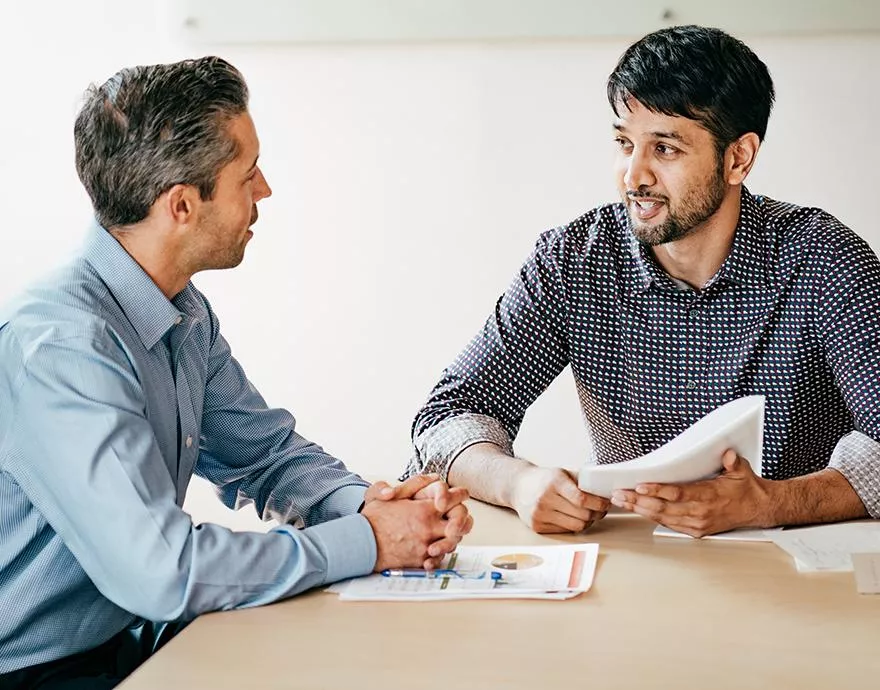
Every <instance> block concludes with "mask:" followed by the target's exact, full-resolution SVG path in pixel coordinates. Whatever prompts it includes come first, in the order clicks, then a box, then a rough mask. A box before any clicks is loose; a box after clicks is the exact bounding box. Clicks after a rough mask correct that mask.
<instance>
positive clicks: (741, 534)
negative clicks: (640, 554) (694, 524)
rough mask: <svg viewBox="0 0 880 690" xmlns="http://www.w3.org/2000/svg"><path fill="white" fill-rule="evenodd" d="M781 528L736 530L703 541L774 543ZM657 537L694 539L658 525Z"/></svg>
mask: <svg viewBox="0 0 880 690" xmlns="http://www.w3.org/2000/svg"><path fill="white" fill-rule="evenodd" d="M781 529H782V528H781V527H774V528H773V529H734V530H730V531H729V532H720V533H719V534H710V535H709V536H708V537H703V539H720V540H728V541H766V542H772V541H773V537H772V536H771V533H772V532H779V531H780V530H781ZM654 536H655V537H678V538H684V539H693V537H692V536H691V535H689V534H684V533H683V532H676V531H675V530H674V529H669V528H668V527H664V526H663V525H657V529H655V530H654Z"/></svg>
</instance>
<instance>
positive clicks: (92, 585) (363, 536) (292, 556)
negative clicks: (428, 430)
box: [0, 57, 472, 690]
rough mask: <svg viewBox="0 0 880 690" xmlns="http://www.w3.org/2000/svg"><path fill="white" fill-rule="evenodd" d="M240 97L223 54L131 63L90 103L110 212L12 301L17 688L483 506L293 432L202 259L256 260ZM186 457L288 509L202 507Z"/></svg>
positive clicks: (9, 593) (6, 316)
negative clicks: (375, 470)
mask: <svg viewBox="0 0 880 690" xmlns="http://www.w3.org/2000/svg"><path fill="white" fill-rule="evenodd" d="M247 102H248V91H247V87H246V85H245V82H244V80H243V78H242V76H241V75H240V74H239V72H238V71H237V70H236V69H235V68H234V67H232V66H231V65H230V64H229V63H227V62H225V61H224V60H221V59H219V58H215V57H209V58H202V59H199V60H187V61H184V62H180V63H175V64H170V65H154V66H150V67H136V68H132V69H125V70H122V71H121V72H119V73H118V74H116V75H115V76H113V77H112V78H111V79H110V80H109V81H107V82H106V83H105V84H104V85H103V86H101V87H100V88H93V89H91V90H90V91H89V93H88V94H87V98H86V102H85V104H84V106H83V107H82V110H81V111H80V113H79V115H78V117H77V119H76V125H75V129H74V133H75V142H76V165H77V171H78V173H79V177H80V179H81V180H82V183H83V185H84V186H85V188H86V190H87V191H88V193H89V196H90V197H91V200H92V203H93V206H94V212H95V218H96V220H97V224H96V225H95V227H93V228H92V229H91V231H90V235H89V238H88V241H87V243H86V246H85V248H84V250H83V252H82V254H81V255H80V256H79V257H78V258H76V259H75V260H74V261H73V262H72V263H71V264H70V265H69V266H67V267H66V268H64V269H63V270H61V271H60V272H59V273H57V274H56V275H54V276H53V277H52V278H50V279H49V280H47V281H46V282H44V283H42V284H41V285H39V286H37V287H34V288H32V289H31V290H29V291H28V292H26V293H25V294H24V296H23V297H21V298H20V299H19V300H18V301H17V302H15V303H14V304H13V305H12V306H10V307H8V308H7V309H6V310H5V311H3V312H0V470H2V472H0V688H2V689H4V690H5V689H6V688H13V687H16V688H18V687H27V688H30V687H39V688H61V687H63V688H89V690H95V689H96V688H110V687H113V686H115V685H116V684H117V683H118V682H119V681H120V680H121V679H122V678H123V677H125V675H127V674H128V673H129V672H130V671H131V670H132V669H133V668H135V667H136V666H137V665H138V664H139V663H140V662H141V661H142V660H143V659H144V658H145V657H146V656H147V655H149V654H150V653H151V652H152V651H153V650H154V649H156V648H158V646H159V645H161V644H162V643H163V642H164V641H165V640H167V639H168V637H170V635H171V634H173V633H174V632H175V631H176V630H177V629H178V628H180V627H181V626H182V625H183V624H185V622H186V621H189V620H191V619H192V618H194V617H195V616H198V615H199V614H201V613H204V612H207V611H216V610H226V609H234V608H239V607H250V606H259V605H261V604H267V603H270V602H273V601H276V600H279V599H283V598H285V597H289V596H292V595H294V594H297V593H299V592H302V591H303V590H306V589H308V588H311V587H315V586H320V585H323V584H326V583H328V582H332V581H335V580H339V579H343V578H347V577H353V576H357V575H365V574H368V573H370V572H372V571H378V570H382V569H384V568H395V567H426V568H431V567H434V566H436V565H437V564H438V562H439V560H440V559H441V558H442V557H443V556H444V555H445V554H446V553H448V552H449V551H451V550H452V549H454V548H455V546H456V544H457V543H458V542H459V541H460V539H461V537H462V536H463V535H464V534H466V533H467V532H468V531H469V530H470V527H471V524H472V520H471V518H470V516H469V515H468V512H467V509H466V508H465V506H464V504H463V501H464V499H465V498H466V497H467V492H466V491H464V490H461V489H456V490H450V489H449V488H448V487H447V486H446V485H445V484H444V483H443V482H440V481H439V480H438V477H437V476H431V475H427V476H419V477H416V478H414V479H412V480H410V481H408V482H405V483H404V484H403V485H401V486H399V487H397V488H394V489H392V488H391V487H389V486H388V485H387V484H384V483H379V484H376V485H373V486H369V485H368V483H367V482H365V481H363V480H362V479H361V478H360V477H359V476H357V475H356V474H353V473H351V472H349V471H348V470H347V469H346V468H345V466H344V465H343V464H342V463H341V462H340V461H339V460H337V459H336V458H334V457H332V456H330V455H329V454H327V453H326V452H325V451H324V450H323V449H322V448H321V447H319V446H317V445H315V444H314V443H311V442H309V441H307V440H306V439H305V438H303V437H302V436H300V435H299V434H298V433H297V431H296V430H295V420H294V418H293V416H292V415H291V414H290V413H289V412H287V411H285V410H281V409H271V408H269V407H268V406H267V405H266V403H265V401H264V400H263V399H262V397H261V396H260V395H259V393H258V392H257V391H256V390H255V388H254V387H253V386H252V385H251V384H250V383H249V381H248V380H247V378H246V376H245V374H244V371H243V370H242V368H241V366H240V365H239V364H238V362H237V361H236V360H235V359H234V358H233V357H232V354H231V351H230V347H229V345H228V344H227V342H226V340H225V339H224V338H223V336H222V335H221V334H220V329H219V324H218V320H217V317H216V315H215V314H214V312H213V310H212V309H211V306H210V304H209V303H208V301H207V299H205V297H204V296H203V295H202V294H201V293H200V292H199V291H198V290H196V288H195V287H194V286H193V285H192V283H191V282H190V278H191V277H192V276H193V274H195V273H197V272H199V271H204V270H208V269H218V268H230V267H233V266H236V265H238V264H239V263H240V262H241V260H242V258H243V256H244V251H245V247H246V246H247V243H248V242H249V240H250V239H251V237H252V236H253V233H252V231H251V229H250V228H251V226H252V225H253V224H254V223H255V222H256V220H257V203H258V202H259V201H260V200H262V199H265V198H266V197H268V196H269V195H270V194H271V190H270V188H269V186H268V184H267V182H266V179H265V177H264V176H263V173H262V171H261V170H260V167H259V165H258V164H257V159H258V154H259V141H258V139H257V135H256V131H255V129H254V124H253V121H252V120H251V117H250V115H249V113H248V110H247ZM193 473H196V474H198V475H199V476H201V477H204V478H206V479H207V480H209V481H211V482H212V483H213V484H214V485H215V486H216V487H217V491H218V494H219V496H220V498H221V499H222V500H223V502H224V503H225V504H226V505H227V506H229V507H230V508H238V507H242V506H245V505H247V504H249V503H253V504H254V505H255V507H256V509H257V512H258V513H259V514H260V515H261V516H262V517H263V518H264V519H270V518H274V519H275V520H277V521H278V523H279V524H280V526H279V527H277V528H275V529H273V530H271V531H269V532H268V533H265V534H263V533H233V532H231V531H229V530H227V529H224V528H222V527H220V526H218V525H212V524H204V525H199V526H195V525H193V523H192V521H191V519H190V518H189V516H188V515H186V514H185V513H184V512H183V510H182V509H181V506H182V504H183V500H184V496H185V494H186V489H187V486H188V484H189V480H190V478H191V476H192V475H193ZM300 527H301V528H302V529H299V528H300Z"/></svg>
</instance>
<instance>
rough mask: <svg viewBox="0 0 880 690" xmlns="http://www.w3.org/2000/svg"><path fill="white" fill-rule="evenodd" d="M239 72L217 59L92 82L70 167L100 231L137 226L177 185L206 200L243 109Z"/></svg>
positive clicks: (230, 152) (232, 151) (233, 149)
mask: <svg viewBox="0 0 880 690" xmlns="http://www.w3.org/2000/svg"><path fill="white" fill-rule="evenodd" d="M247 103H248V89H247V85H246V84H245V82H244V78H243V77H242V76H241V73H240V72H239V71H238V70H237V69H235V67H233V66H232V65H230V64H229V63H228V62H226V61H225V60H223V59H222V58H218V57H204V58H199V59H197V60H184V61H182V62H175V63H172V64H168V65H148V66H139V67H131V68H127V69H123V70H121V71H119V72H117V73H116V74H114V75H113V76H112V77H110V79H108V80H107V81H106V82H104V84H102V85H101V86H94V85H92V86H91V87H90V88H89V90H88V91H87V92H86V95H85V103H84V104H83V106H82V108H81V109H80V111H79V114H78V115H77V117H76V124H75V125H74V128H73V134H74V141H75V143H76V171H77V174H78V175H79V179H80V181H81V182H82V183H83V186H84V187H85V188H86V191H87V192H88V194H89V197H91V200H92V206H93V207H94V210H95V218H96V219H97V220H98V222H99V223H100V224H101V225H102V226H104V227H105V228H112V227H115V226H119V225H130V224H132V223H137V222H139V221H141V220H143V219H144V218H146V217H147V214H148V213H149V211H150V207H151V206H152V205H153V203H154V202H155V201H156V199H157V198H158V197H159V195H161V194H162V193H163V192H165V191H167V190H168V189H170V188H171V187H173V186H174V185H176V184H188V185H193V186H194V187H196V188H198V190H199V195H200V196H201V198H202V199H211V198H212V197H213V194H214V185H215V182H216V179H217V175H218V174H219V172H220V170H221V168H222V167H223V166H224V165H226V164H227V163H228V162H229V161H231V160H232V159H233V158H235V156H236V154H237V153H238V151H237V146H236V144H235V142H234V141H233V140H232V139H231V137H229V135H228V134H227V125H228V123H229V120H230V119H232V118H233V117H235V116H237V115H240V114H242V113H244V112H245V111H246V110H247Z"/></svg>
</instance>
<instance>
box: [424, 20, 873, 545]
mask: <svg viewBox="0 0 880 690" xmlns="http://www.w3.org/2000/svg"><path fill="white" fill-rule="evenodd" d="M773 100H774V90H773V83H772V80H771V78H770V75H769V72H768V70H767V67H766V66H765V65H764V63H763V62H761V60H759V59H758V57H757V56H756V55H755V54H754V53H753V52H752V51H751V50H750V49H749V48H748V47H747V46H745V45H744V44H743V43H742V42H740V41H738V40H736V39H735V38H732V37H731V36H729V35H727V34H726V33H724V32H723V31H720V30H717V29H708V28H703V27H696V26H682V27H674V28H670V29H664V30H661V31H657V32H655V33H652V34H649V35H648V36H645V37H644V38H642V39H641V40H640V41H638V42H637V43H635V44H634V45H633V46H631V47H630V48H629V49H628V50H627V51H626V52H625V53H624V55H623V56H622V57H621V59H620V61H619V63H618V65H617V67H616V68H615V70H614V72H613V73H612V74H611V76H610V77H609V79H608V101H609V103H610V105H611V108H612V111H613V113H614V116H615V117H614V121H613V131H614V141H615V142H616V146H617V156H616V166H615V171H614V172H615V177H616V181H617V185H618V189H619V191H620V195H621V199H622V202H621V203H616V204H609V205H606V206H601V207H599V208H596V209H593V210H592V211H589V212H588V213H586V214H585V215H583V216H582V217H580V218H578V219H577V220H575V221H573V222H572V223H570V224H568V225H566V226H564V227H560V228H556V229H554V230H550V231H548V232H545V233H544V234H543V235H541V237H540V239H539V240H538V243H537V246H536V248H535V250H534V252H533V253H532V255H531V256H530V257H529V258H528V259H527V260H526V262H525V264H524V265H523V267H522V269H521V270H520V272H519V273H518V275H517V276H516V277H515V278H514V280H513V283H512V284H511V285H510V287H509V288H508V290H507V291H506V292H505V293H504V295H502V297H501V298H500V300H499V301H498V304H497V305H496V308H495V310H494V312H493V314H492V316H490V317H489V319H488V321H487V322H486V324H485V325H484V327H483V329H482V330H481V332H480V333H478V334H477V336H476V337H475V338H474V339H473V340H472V341H471V343H470V344H469V345H468V346H467V347H466V348H465V350H464V351H463V352H462V353H461V355H459V357H458V358H457V359H456V360H455V362H453V364H452V365H451V366H449V367H448V368H447V369H446V371H445V372H444V374H443V377H442V379H441V380H440V382H439V383H438V384H437V386H436V387H435V388H434V390H433V392H432V393H431V396H430V399H429V400H428V402H427V403H426V405H425V406H424V407H423V409H422V410H421V411H420V412H419V414H418V416H417V417H416V419H415V422H414V424H413V440H414V445H415V450H416V453H415V457H414V458H413V460H412V461H411V463H410V466H409V468H408V470H407V472H408V473H410V474H411V473H414V472H417V471H425V470H431V471H436V472H439V473H440V474H441V476H443V477H444V478H447V477H448V481H449V483H450V485H452V486H461V487H466V488H467V489H468V490H469V491H470V493H471V495H472V496H474V497H476V498H479V499H481V500H484V501H488V502H490V503H496V504H499V505H504V506H509V507H512V508H513V509H515V510H516V511H517V513H518V514H519V516H520V517H521V518H522V520H523V521H525V522H526V523H527V524H528V525H529V526H531V527H532V528H533V529H535V530H537V531H539V532H578V531H581V530H583V529H585V528H586V527H588V526H589V525H590V524H591V523H593V522H594V521H595V520H598V519H601V518H602V517H604V515H605V513H606V511H607V510H608V508H609V502H608V501H607V500H605V499H604V498H600V497H597V496H593V495H590V494H588V493H585V492H583V491H580V490H579V489H578V486H577V478H576V476H575V475H574V474H573V473H571V472H568V471H566V470H562V469H552V468H546V467H540V466H536V465H534V464H532V463H530V462H528V461H526V460H524V459H520V458H516V457H514V456H513V448H512V441H513V439H514V437H515V436H516V433H517V431H518V430H519V427H520V424H521V422H522V419H523V416H524V414H525V412H526V409H527V408H528V407H529V405H531V403H532V402H533V401H534V400H535V399H536V398H537V397H538V396H539V395H540V394H541V393H542V392H543V391H544V390H545V389H546V387H547V386H548V385H549V384H550V382H551V381H552V380H553V379H554V378H555V377H556V376H557V375H558V374H559V373H560V372H561V371H562V369H563V368H564V367H565V366H566V365H571V369H572V373H573V375H574V378H575V383H576V387H577V390H578V395H579V399H580V404H581V407H582V411H583V414H584V418H585V420H586V423H587V427H588V432H589V435H590V440H591V453H592V456H593V457H592V458H591V460H592V461H593V462H598V463H613V462H620V461H625V460H630V459H632V458H635V457H638V456H640V455H643V454H645V453H647V452H650V451H651V450H654V449H655V448H657V447H659V446H660V445H662V444H663V443H665V442H666V441H669V440H670V439H671V438H673V437H674V436H676V435H677V434H679V433H681V432H682V431H683V430H684V429H686V428H687V427H688V426H689V425H691V424H692V423H694V422H695V421H697V420H698V419H699V418H700V417H702V416H704V415H705V414H707V413H708V412H710V411H711V410H713V409H714V408H716V407H718V406H720V405H722V404H724V403H726V402H728V401H730V400H733V399H735V398H738V397H740V396H744V395H751V394H761V395H764V396H766V403H767V409H766V423H765V430H764V448H763V477H759V476H756V475H755V474H754V473H753V472H752V471H751V468H750V465H749V463H748V461H747V459H744V458H740V457H737V456H736V453H734V452H732V451H728V452H727V453H725V454H724V456H723V458H722V459H721V460H722V464H723V471H722V473H721V474H720V475H719V476H718V477H716V478H714V479H711V480H707V481H701V482H695V483H692V484H685V485H662V484H642V485H639V486H636V487H633V490H627V491H623V490H621V491H616V492H614V494H613V495H612V499H611V503H613V504H614V505H616V506H618V507H620V508H622V509H624V510H628V511H632V512H635V513H639V514H641V515H644V516H647V517H648V518H650V519H652V520H655V521H656V522H659V523H661V524H664V525H666V526H668V527H671V528H673V529H675V530H679V531H682V532H685V533H687V534H690V535H693V536H704V535H708V534H713V533H717V532H722V531H726V530H730V529H734V528H739V527H770V526H773V525H784V524H797V523H809V522H831V521H836V520H844V519H848V518H859V517H865V516H870V517H873V518H880V444H878V441H880V402H878V401H880V395H878V384H877V382H878V381H880V261H878V259H877V257H876V256H875V254H874V253H873V252H872V251H871V250H870V248H869V247H868V245H867V244H866V243H865V242H864V241H863V240H861V239H860V238H859V237H857V236H856V235H855V234H854V233H853V232H852V231H850V230H849V229H847V228H846V227H844V226H843V225H842V224H841V223H840V222H839V221H838V220H836V219H835V218H833V217H832V216H830V215H829V214H827V213H825V212H823V211H821V210H819V209H815V208H800V207H797V206H794V205H792V204H787V203H782V202H779V201H775V200H772V199H768V198H766V197H760V196H753V195H752V194H751V193H750V192H749V191H748V190H747V189H746V188H745V186H744V182H745V179H746V177H747V175H748V174H749V171H750V170H751V169H752V166H753V164H754V162H755V157H756V155H757V153H758V149H759V147H760V144H761V142H762V140H763V138H764V134H765V132H766V128H767V120H768V117H769V114H770V109H771V106H772V104H773Z"/></svg>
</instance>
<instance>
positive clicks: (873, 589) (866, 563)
mask: <svg viewBox="0 0 880 690" xmlns="http://www.w3.org/2000/svg"><path fill="white" fill-rule="evenodd" d="M852 562H853V568H855V571H856V589H857V590H858V591H859V594H880V553H854V554H853V555H852Z"/></svg>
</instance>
